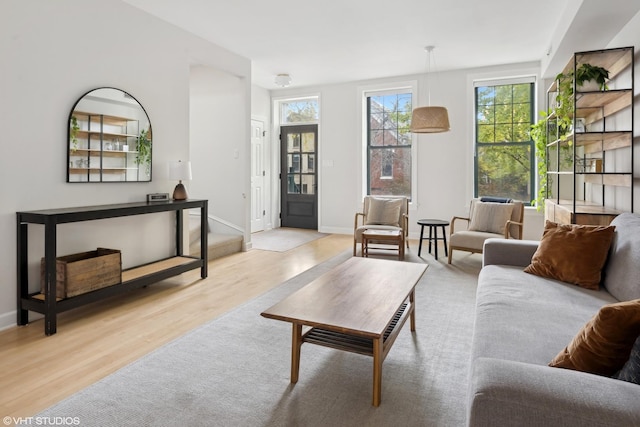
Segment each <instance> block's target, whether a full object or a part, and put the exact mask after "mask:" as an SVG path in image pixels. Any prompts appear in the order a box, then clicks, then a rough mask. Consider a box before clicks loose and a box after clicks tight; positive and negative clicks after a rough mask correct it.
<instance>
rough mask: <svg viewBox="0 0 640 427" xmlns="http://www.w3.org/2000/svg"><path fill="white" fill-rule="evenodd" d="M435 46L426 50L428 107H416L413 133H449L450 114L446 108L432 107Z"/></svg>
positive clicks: (412, 120) (413, 117) (413, 115)
mask: <svg viewBox="0 0 640 427" xmlns="http://www.w3.org/2000/svg"><path fill="white" fill-rule="evenodd" d="M433 49H434V47H433V46H427V47H425V48H424V50H425V51H427V94H428V100H429V102H428V105H427V106H426V107H416V108H414V109H413V114H412V115H411V132H413V133H440V132H448V131H449V130H450V129H451V128H450V126H449V113H448V112H447V109H446V108H445V107H434V106H431V86H430V85H429V71H430V69H431V52H432V51H433Z"/></svg>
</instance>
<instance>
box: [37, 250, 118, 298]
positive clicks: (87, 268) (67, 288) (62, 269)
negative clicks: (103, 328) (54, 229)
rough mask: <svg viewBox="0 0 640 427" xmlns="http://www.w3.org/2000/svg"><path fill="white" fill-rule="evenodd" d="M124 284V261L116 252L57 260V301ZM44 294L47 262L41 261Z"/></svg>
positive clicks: (76, 255) (88, 254)
mask: <svg viewBox="0 0 640 427" xmlns="http://www.w3.org/2000/svg"><path fill="white" fill-rule="evenodd" d="M121 282H122V257H121V254H120V251H119V250H117V249H105V248H98V249H96V250H95V251H89V252H82V253H78V254H72V255H65V256H62V257H58V258H56V297H57V298H69V297H73V296H76V295H80V294H84V293H86V292H91V291H95V290H96V289H100V288H104V287H107V286H111V285H115V284H118V283H121ZM40 283H41V292H42V293H44V284H45V280H44V258H42V260H41V261H40Z"/></svg>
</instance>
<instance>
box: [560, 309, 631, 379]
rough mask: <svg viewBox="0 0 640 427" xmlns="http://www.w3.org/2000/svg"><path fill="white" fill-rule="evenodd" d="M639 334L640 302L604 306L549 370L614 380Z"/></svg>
mask: <svg viewBox="0 0 640 427" xmlns="http://www.w3.org/2000/svg"><path fill="white" fill-rule="evenodd" d="M639 334H640V299H637V300H633V301H623V302H619V303H615V304H608V305H605V306H604V307H602V308H601V309H600V311H598V313H597V314H596V315H595V316H594V317H593V318H591V320H589V321H588V322H587V323H586V325H584V326H583V327H582V329H581V330H580V332H578V334H577V335H576V336H575V337H574V338H573V340H571V342H570V343H569V345H568V346H567V347H566V348H565V349H564V350H562V351H561V352H560V353H559V354H558V355H557V356H556V357H554V358H553V360H552V361H551V363H549V366H551V367H556V368H566V369H573V370H576V371H583V372H589V373H592V374H598V375H607V376H611V375H613V374H614V373H615V372H617V371H618V370H620V368H622V367H623V366H624V364H625V362H626V361H627V359H629V355H630V353H631V348H632V347H633V343H634V342H635V340H636V338H637V337H638V335H639Z"/></svg>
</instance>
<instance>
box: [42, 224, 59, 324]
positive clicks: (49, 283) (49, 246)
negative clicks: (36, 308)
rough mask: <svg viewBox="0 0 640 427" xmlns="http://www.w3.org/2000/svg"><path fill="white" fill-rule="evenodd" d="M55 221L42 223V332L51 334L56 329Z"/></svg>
mask: <svg viewBox="0 0 640 427" xmlns="http://www.w3.org/2000/svg"><path fill="white" fill-rule="evenodd" d="M56 228H57V227H56V223H55V222H54V221H53V220H52V219H51V218H47V220H46V221H45V223H44V259H45V261H44V264H45V267H44V277H45V286H44V306H45V313H44V333H45V334H46V335H53V334H55V333H56V329H57V326H56V325H57V319H56V318H57V312H56V282H57V278H56V246H57V242H56V241H57V233H56V231H57V230H56Z"/></svg>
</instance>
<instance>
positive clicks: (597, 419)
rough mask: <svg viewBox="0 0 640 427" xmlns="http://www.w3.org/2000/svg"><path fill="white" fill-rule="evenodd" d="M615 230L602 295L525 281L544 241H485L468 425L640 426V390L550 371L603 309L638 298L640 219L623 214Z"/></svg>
mask: <svg viewBox="0 0 640 427" xmlns="http://www.w3.org/2000/svg"><path fill="white" fill-rule="evenodd" d="M611 225H615V226H616V230H615V233H614V237H613V241H612V243H611V247H610V249H609V252H608V256H607V258H606V263H605V265H604V268H603V269H602V281H601V282H600V287H599V290H587V289H583V288H581V287H579V286H576V285H574V284H568V283H564V282H561V281H558V280H553V279H548V278H543V277H539V276H537V275H533V274H529V273H525V272H524V271H523V270H524V268H525V267H526V266H528V265H529V264H530V263H531V260H532V256H533V255H534V253H535V252H536V250H537V248H538V245H539V244H540V242H537V241H527V240H504V239H489V240H487V241H486V243H485V246H484V251H483V267H482V270H481V271H480V275H479V277H478V289H477V300H476V313H475V323H474V331H473V340H472V350H471V360H470V373H469V389H468V408H467V424H468V425H469V426H492V427H494V426H580V427H584V426H617V427H620V426H640V385H638V384H634V383H631V382H626V381H622V380H618V379H613V378H610V377H607V376H601V375H595V374H591V373H585V372H580V371H576V370H571V369H563V368H557V367H550V366H549V362H551V360H552V359H554V357H555V356H556V355H557V354H558V353H559V352H561V351H562V350H563V349H564V348H565V347H567V345H568V344H569V342H570V341H572V339H573V338H574V336H576V334H577V333H578V332H579V331H580V330H581V328H582V327H583V325H585V323H587V322H588V321H589V320H590V319H591V318H592V317H593V316H594V315H595V314H596V313H597V312H598V311H599V309H600V308H601V307H602V306H604V305H606V304H611V303H616V302H619V301H631V300H636V299H640V216H637V215H634V214H622V215H619V216H618V217H616V218H615V219H614V221H613V222H612V223H611ZM605 250H606V249H605ZM605 255H606V254H605Z"/></svg>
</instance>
